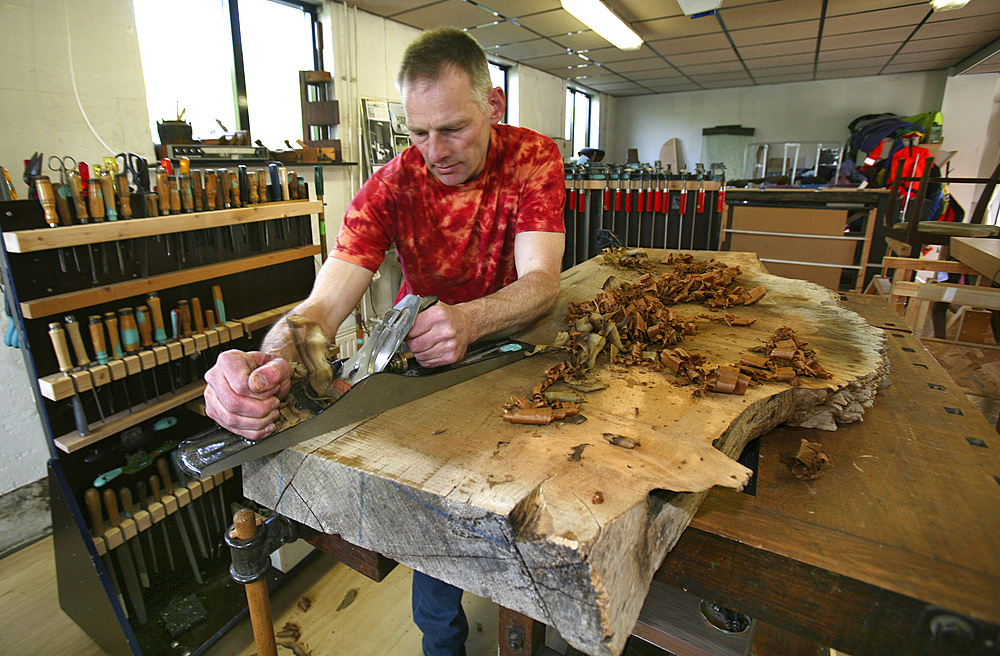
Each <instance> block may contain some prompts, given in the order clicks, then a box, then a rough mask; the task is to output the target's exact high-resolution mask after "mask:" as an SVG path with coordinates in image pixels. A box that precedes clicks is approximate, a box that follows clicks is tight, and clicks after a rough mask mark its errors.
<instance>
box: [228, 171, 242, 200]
mask: <svg viewBox="0 0 1000 656" xmlns="http://www.w3.org/2000/svg"><path fill="white" fill-rule="evenodd" d="M228 176H229V193H230V198H231V200H230V203H231V204H232V206H233V207H243V198H242V196H241V195H240V176H239V172H238V171H230V172H229V173H228Z"/></svg>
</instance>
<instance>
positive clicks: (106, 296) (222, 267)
mask: <svg viewBox="0 0 1000 656" xmlns="http://www.w3.org/2000/svg"><path fill="white" fill-rule="evenodd" d="M317 204H318V203H317ZM53 230H58V228H53ZM8 234H11V233H8ZM5 236H6V235H5ZM320 250H321V249H320V247H319V245H317V244H313V245H309V246H300V247H298V248H289V249H286V250H281V251H275V252H273V253H265V254H263V255H255V256H253V257H246V258H243V259H240V260H230V261H228V262H220V263H218V264H210V265H207V266H202V267H195V268H193V269H183V270H181V271H175V272H172V273H164V274H162V275H159V276H151V277H149V278H140V279H137V280H129V281H126V282H120V283H116V284H114V285H107V286H104V287H96V288H94V289H84V290H81V291H78V292H69V293H67V294H58V295H56V296H47V297H45V298H40V299H36V300H34V301H24V302H22V303H21V314H22V315H23V316H24V318H25V319H39V318H42V317H48V316H52V315H54V314H63V313H66V312H73V311H74V310H78V309H80V308H85V307H90V306H92V305H100V304H102V303H110V302H112V301H120V300H122V299H126V298H132V297H135V296H143V297H144V296H145V295H146V294H148V293H149V292H158V291H161V290H164V289H169V288H171V287H179V286H181V285H187V284H191V283H195V282H202V281H204V280H213V279H216V278H220V277H222V276H226V275H230V274H233V273H239V272H241V271H247V270H249V269H259V268H263V267H269V266H271V265H274V264H281V263H283V262H291V261H293V260H299V259H304V258H307V257H312V256H314V255H316V254H317V253H319V252H320Z"/></svg>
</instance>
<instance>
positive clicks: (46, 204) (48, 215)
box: [35, 175, 59, 228]
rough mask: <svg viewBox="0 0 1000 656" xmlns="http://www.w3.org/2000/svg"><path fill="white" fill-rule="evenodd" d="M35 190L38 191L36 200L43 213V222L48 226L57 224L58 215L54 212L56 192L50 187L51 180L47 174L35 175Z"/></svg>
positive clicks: (52, 226)
mask: <svg viewBox="0 0 1000 656" xmlns="http://www.w3.org/2000/svg"><path fill="white" fill-rule="evenodd" d="M35 190H36V191H38V201H39V202H40V203H41V204H42V212H44V213H45V222H46V223H47V224H49V227H50V228H55V227H56V226H57V225H59V215H58V214H56V192H55V191H53V189H52V181H51V180H49V176H47V175H36V176H35Z"/></svg>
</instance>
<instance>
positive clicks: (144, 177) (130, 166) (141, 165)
mask: <svg viewBox="0 0 1000 656" xmlns="http://www.w3.org/2000/svg"><path fill="white" fill-rule="evenodd" d="M119 157H120V158H121V159H122V165H121V167H120V169H119V170H120V171H121V172H122V173H124V174H125V175H129V174H131V175H132V182H133V183H134V184H135V186H136V189H137V191H138V192H139V193H141V194H145V193H146V192H147V191H149V164H147V163H146V160H145V159H144V158H142V157H139V156H138V155H136V154H135V153H118V154H117V155H115V159H116V160H117V159H118V158H119Z"/></svg>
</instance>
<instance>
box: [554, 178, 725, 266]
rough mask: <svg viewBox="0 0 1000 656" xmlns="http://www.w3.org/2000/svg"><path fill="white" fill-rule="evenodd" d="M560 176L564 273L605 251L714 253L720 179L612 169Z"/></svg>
mask: <svg viewBox="0 0 1000 656" xmlns="http://www.w3.org/2000/svg"><path fill="white" fill-rule="evenodd" d="M565 175H566V205H565V207H564V211H563V216H564V218H565V221H566V250H565V252H564V255H563V270H565V269H568V268H570V267H573V266H575V265H577V264H580V263H581V262H585V261H586V260H589V259H590V258H593V257H596V256H597V255H599V254H600V252H601V250H602V249H603V248H605V247H607V246H617V245H620V246H624V247H626V248H670V249H677V250H712V251H717V250H719V234H720V231H721V228H722V209H723V206H724V204H725V192H724V187H725V181H724V180H723V179H722V176H721V175H718V174H713V173H712V172H709V171H696V172H694V173H688V172H683V173H671V172H670V171H663V170H653V169H649V168H632V167H625V166H619V165H614V164H611V165H604V164H598V165H588V166H575V165H567V166H566V167H565ZM609 232H610V233H612V234H613V235H614V237H615V238H616V239H617V240H618V241H617V242H614V241H612V240H611V238H610V235H609V234H608V233H609Z"/></svg>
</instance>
